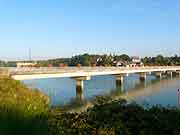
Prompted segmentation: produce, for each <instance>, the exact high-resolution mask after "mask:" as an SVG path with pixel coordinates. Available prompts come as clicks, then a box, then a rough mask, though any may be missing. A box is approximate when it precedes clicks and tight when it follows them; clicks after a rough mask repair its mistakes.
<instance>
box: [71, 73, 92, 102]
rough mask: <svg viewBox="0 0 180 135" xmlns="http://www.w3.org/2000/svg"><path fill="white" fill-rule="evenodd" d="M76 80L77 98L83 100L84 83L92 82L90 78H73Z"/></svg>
mask: <svg viewBox="0 0 180 135" xmlns="http://www.w3.org/2000/svg"><path fill="white" fill-rule="evenodd" d="M72 78H73V79H75V80H76V98H78V99H83V98H84V95H83V90H84V81H85V80H90V79H91V77H90V76H81V77H72Z"/></svg>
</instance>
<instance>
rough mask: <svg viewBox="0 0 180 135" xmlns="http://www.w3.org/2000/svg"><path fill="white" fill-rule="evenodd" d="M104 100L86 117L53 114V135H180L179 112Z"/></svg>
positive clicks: (51, 129)
mask: <svg viewBox="0 0 180 135" xmlns="http://www.w3.org/2000/svg"><path fill="white" fill-rule="evenodd" d="M107 101H108V100H107V99H106V98H103V99H102V100H101V101H100V103H97V104H96V105H95V106H94V107H93V108H91V109H89V110H88V111H87V112H84V113H80V114H78V113H73V114H71V113H66V114H62V115H57V114H56V113H51V115H50V118H49V134H50V135H76V134H77V135H179V134H180V126H179V125H180V119H179V118H180V112H179V110H178V109H176V108H163V107H158V106H155V107H152V108H148V107H147V108H143V107H141V106H139V105H136V104H127V103H126V101H124V100H120V101H110V102H107Z"/></svg>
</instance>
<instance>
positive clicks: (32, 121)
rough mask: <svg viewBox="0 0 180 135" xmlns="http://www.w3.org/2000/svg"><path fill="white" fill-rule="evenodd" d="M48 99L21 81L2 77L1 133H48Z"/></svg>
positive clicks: (0, 87)
mask: <svg viewBox="0 0 180 135" xmlns="http://www.w3.org/2000/svg"><path fill="white" fill-rule="evenodd" d="M48 100H49V99H48V97H47V96H46V95H44V94H42V93H40V92H39V91H38V90H31V89H29V88H27V87H26V86H24V85H23V84H22V83H20V82H19V81H15V80H12V79H10V78H0V103H1V104H0V134H1V135H21V134H26V135H39V134H45V133H46V134H47V127H48V123H47V116H48V113H47V112H48V102H49V101H48Z"/></svg>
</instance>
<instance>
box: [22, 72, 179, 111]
mask: <svg viewBox="0 0 180 135" xmlns="http://www.w3.org/2000/svg"><path fill="white" fill-rule="evenodd" d="M41 81H42V80H39V81H29V82H28V81H26V82H25V83H26V84H28V85H30V84H31V85H32V86H33V87H37V88H39V89H41V90H43V89H44V88H45V87H48V88H51V87H52V83H53V84H54V85H53V89H50V90H49V89H48V91H49V92H47V90H46V91H45V92H46V93H47V94H48V95H49V96H51V98H52V101H53V103H52V105H55V106H60V107H61V108H66V109H67V110H69V109H70V110H72V109H79V110H81V109H82V108H83V109H85V108H87V107H88V106H91V105H92V102H93V99H94V97H95V96H96V95H106V96H109V97H111V98H113V99H119V98H125V99H127V100H128V101H132V100H133V101H136V102H137V103H140V104H144V103H148V104H162V105H168V104H170V105H172V106H177V98H176V97H177V89H178V87H179V86H180V85H179V81H180V79H179V77H173V78H171V77H168V78H165V77H162V79H160V78H155V77H154V76H153V75H151V76H147V80H140V79H139V75H132V76H128V77H126V78H124V84H123V85H117V86H116V81H115V78H114V77H113V76H97V77H92V80H91V81H85V89H84V90H82V89H77V90H76V91H75V89H76V88H75V87H74V86H75V82H74V81H73V80H70V79H69V80H68V79H62V80H61V84H63V83H64V85H60V83H59V81H60V80H58V79H52V80H51V81H49V80H44V81H42V82H41ZM45 81H47V83H49V85H46V86H45V83H44V82H45ZM35 84H36V85H35ZM178 85H179V86H178ZM60 87H64V89H65V90H64V91H63V90H61V89H60ZM50 93H51V94H50ZM63 95H64V97H63ZM65 96H66V97H68V96H69V98H68V102H65V103H64V104H58V103H60V102H59V101H60V100H61V101H63V100H64V101H65V99H66V97H65Z"/></svg>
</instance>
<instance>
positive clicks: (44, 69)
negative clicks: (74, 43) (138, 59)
mask: <svg viewBox="0 0 180 135" xmlns="http://www.w3.org/2000/svg"><path fill="white" fill-rule="evenodd" d="M8 69H9V71H10V73H11V74H33V73H39V74H41V73H42V74H44V73H67V72H69V73H71V72H102V71H104V72H106V71H118V70H148V69H149V70H150V69H172V70H173V69H178V70H180V66H144V67H40V68H35V67H31V68H27V67H26V68H8Z"/></svg>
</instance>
